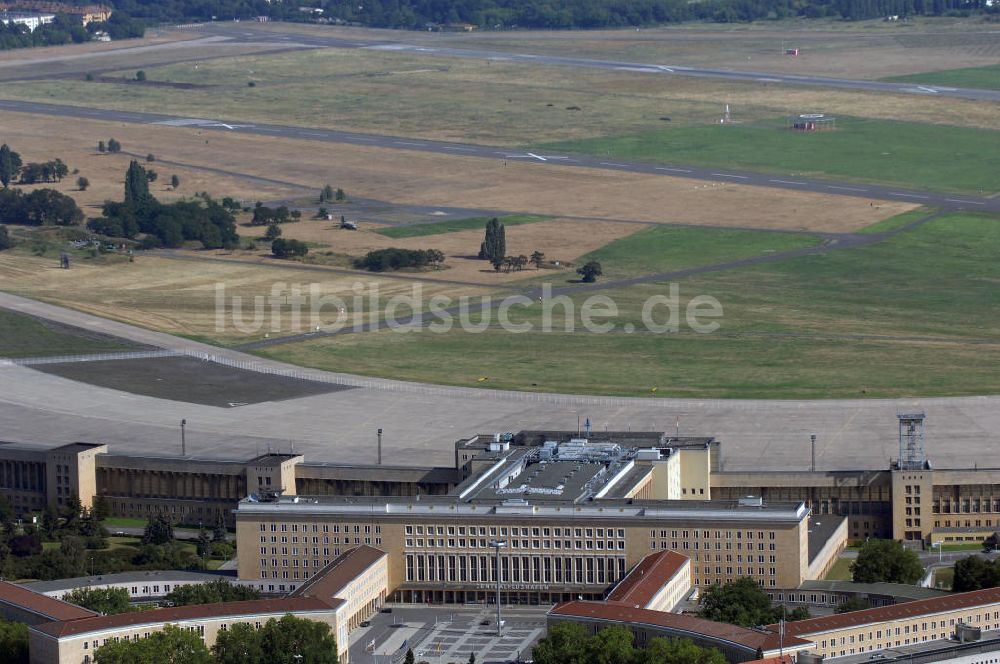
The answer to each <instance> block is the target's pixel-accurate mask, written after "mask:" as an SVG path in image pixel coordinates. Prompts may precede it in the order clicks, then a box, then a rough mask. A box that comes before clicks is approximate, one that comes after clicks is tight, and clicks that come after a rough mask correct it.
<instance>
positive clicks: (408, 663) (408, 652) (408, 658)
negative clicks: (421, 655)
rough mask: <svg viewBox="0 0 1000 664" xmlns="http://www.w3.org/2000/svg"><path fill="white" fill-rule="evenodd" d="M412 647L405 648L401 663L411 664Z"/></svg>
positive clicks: (412, 658)
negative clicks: (404, 656) (404, 655)
mask: <svg viewBox="0 0 1000 664" xmlns="http://www.w3.org/2000/svg"><path fill="white" fill-rule="evenodd" d="M413 660H414V657H413V648H407V649H406V658H405V659H403V664H413Z"/></svg>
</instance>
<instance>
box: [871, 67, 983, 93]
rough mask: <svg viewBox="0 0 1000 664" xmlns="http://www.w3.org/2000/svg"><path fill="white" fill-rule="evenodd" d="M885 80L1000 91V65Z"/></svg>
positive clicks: (930, 72) (893, 77)
mask: <svg viewBox="0 0 1000 664" xmlns="http://www.w3.org/2000/svg"><path fill="white" fill-rule="evenodd" d="M885 80H887V81H896V82H898V83H920V84H923V85H946V86H951V87H956V88H984V89H986V90H1000V65H988V66H986V67H965V68H962V69H947V70H945V71H929V72H924V73H921V74H907V75H905V76H891V77H889V78H887V79H885Z"/></svg>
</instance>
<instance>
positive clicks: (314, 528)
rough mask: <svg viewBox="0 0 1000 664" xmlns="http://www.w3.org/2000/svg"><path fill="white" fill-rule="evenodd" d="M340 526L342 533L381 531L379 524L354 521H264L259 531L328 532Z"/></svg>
mask: <svg viewBox="0 0 1000 664" xmlns="http://www.w3.org/2000/svg"><path fill="white" fill-rule="evenodd" d="M341 528H343V529H344V533H351V532H353V533H361V532H362V531H364V533H365V534H366V535H370V534H371V533H372V531H374V532H376V533H381V532H382V526H380V525H374V526H373V525H371V524H363V525H362V524H357V523H355V524H349V523H347V524H339V523H334V524H329V523H324V524H318V523H312V524H310V523H303V524H298V523H292V524H288V523H281V524H278V523H272V524H266V523H262V524H260V532H262V533H264V532H267V531H268V530H270V531H271V532H272V533H276V532H282V533H287V532H292V533H298V532H302V533H308V532H314V533H318V532H320V531H322V532H324V533H329V532H334V533H339V532H340V529H341Z"/></svg>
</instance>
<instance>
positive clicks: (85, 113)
mask: <svg viewBox="0 0 1000 664" xmlns="http://www.w3.org/2000/svg"><path fill="white" fill-rule="evenodd" d="M0 111H11V112H15V113H31V114H36V115H51V116H57V117H68V118H83V119H86V120H103V121H107V122H128V123H132V124H153V125H165V126H171V127H191V128H194V129H198V130H207V131H220V132H234V133H244V134H256V135H259V136H278V137H282V138H291V139H296V140H303V141H321V142H326V143H348V144H352V145H363V146H369V147H373V148H386V149H391V150H409V151H418V152H433V153H437V154H447V155H453V156H458V157H476V158H486V159H494V160H498V161H504V160H509V161H515V160H516V161H524V162H527V163H531V164H535V165H539V166H546V165H549V166H552V165H556V166H573V167H578V168H596V169H602V170H615V171H624V172H628V173H645V174H649V175H662V176H668V177H680V178H689V179H694V180H708V181H713V182H729V183H732V184H741V185H748V186H754V187H769V188H772V189H791V190H793V191H809V192H815V193H821V194H829V195H833V196H853V197H856V198H869V199H873V200H887V201H889V200H891V201H903V202H907V203H914V204H918V205H932V206H935V207H939V208H943V209H957V210H975V211H981V212H1000V198H986V197H982V196H965V195H957V194H949V193H943V192H933V191H923V190H913V189H907V188H904V187H892V186H882V185H873V184H861V183H857V182H838V181H834V180H826V179H818V178H808V177H799V176H784V177H782V176H779V175H774V174H766V173H757V172H753V171H746V170H741V169H733V168H722V169H720V168H702V167H697V166H690V165H684V164H663V163H649V162H641V161H629V160H618V159H616V160H614V161H609V160H608V159H604V158H601V157H588V156H585V155H564V154H554V153H547V152H529V151H524V150H517V149H513V148H512V149H506V150H505V149H501V148H497V147H491V146H482V145H474V144H467V143H450V142H446V141H431V140H425V139H416V138H403V137H397V136H382V135H379V134H362V133H357V132H349V131H338V130H336V129H318V128H317V129H312V128H309V127H294V126H287V125H276V124H260V123H257V124H244V123H239V122H237V121H235V120H229V121H226V120H218V119H205V118H189V117H177V116H171V115H161V114H157V113H141V112H137V111H115V110H110V109H100V108H87V107H83V106H66V105H61V104H47V103H44V102H33V101H13V100H0Z"/></svg>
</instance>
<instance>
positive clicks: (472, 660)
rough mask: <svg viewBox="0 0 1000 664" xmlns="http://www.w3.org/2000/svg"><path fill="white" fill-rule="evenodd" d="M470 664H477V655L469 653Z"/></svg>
mask: <svg viewBox="0 0 1000 664" xmlns="http://www.w3.org/2000/svg"><path fill="white" fill-rule="evenodd" d="M469 664H476V653H474V652H470V653H469Z"/></svg>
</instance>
